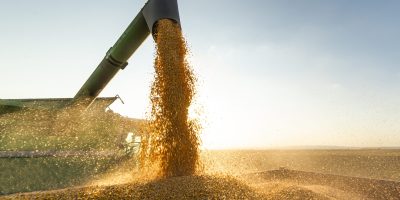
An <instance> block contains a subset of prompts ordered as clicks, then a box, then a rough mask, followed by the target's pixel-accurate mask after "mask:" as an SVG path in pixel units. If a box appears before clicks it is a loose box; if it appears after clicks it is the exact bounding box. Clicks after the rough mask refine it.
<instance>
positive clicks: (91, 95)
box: [73, 0, 180, 107]
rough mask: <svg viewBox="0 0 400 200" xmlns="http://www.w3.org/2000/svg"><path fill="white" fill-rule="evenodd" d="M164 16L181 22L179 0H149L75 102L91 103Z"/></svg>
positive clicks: (87, 104)
mask: <svg viewBox="0 0 400 200" xmlns="http://www.w3.org/2000/svg"><path fill="white" fill-rule="evenodd" d="M161 19H170V20H173V21H175V22H176V23H178V24H179V25H180V18H179V10H178V3H177V0H149V1H148V2H147V3H146V4H145V6H144V7H143V8H142V9H141V11H140V12H139V13H138V14H137V15H136V17H135V18H134V19H133V21H132V22H131V23H130V24H129V26H128V28H127V29H126V30H125V31H124V33H123V34H122V35H121V36H120V38H119V39H118V40H117V42H116V43H115V44H114V46H112V47H111V48H110V49H109V50H108V52H107V54H106V56H105V57H104V58H103V60H102V61H101V62H100V64H99V65H98V66H97V68H96V69H95V71H94V72H93V73H92V74H91V75H90V77H89V78H88V79H87V81H86V82H85V84H83V86H82V87H81V89H80V90H79V91H78V93H77V94H76V95H75V97H74V100H73V102H79V104H81V105H82V104H84V106H85V107H89V106H90V104H91V103H92V102H93V101H94V100H95V99H96V97H97V96H98V95H99V94H100V92H101V91H102V90H103V89H104V88H105V87H106V85H107V84H108V83H109V82H110V81H111V79H112V78H113V77H114V76H115V74H117V72H118V71H119V70H121V69H124V68H125V67H126V66H127V65H128V62H127V61H128V59H129V58H130V57H131V56H132V54H133V53H135V51H136V50H137V49H138V48H139V46H140V45H141V44H142V43H143V41H144V40H145V39H146V38H147V37H148V36H149V35H150V33H152V35H153V37H154V36H155V35H156V33H155V29H154V28H155V25H156V23H157V21H159V20H161Z"/></svg>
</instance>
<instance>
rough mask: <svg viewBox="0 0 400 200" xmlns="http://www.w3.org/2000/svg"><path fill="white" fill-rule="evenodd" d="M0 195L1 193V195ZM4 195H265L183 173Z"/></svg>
mask: <svg viewBox="0 0 400 200" xmlns="http://www.w3.org/2000/svg"><path fill="white" fill-rule="evenodd" d="M0 199H1V197H0ZM4 199H265V198H263V197H262V196H261V195H260V194H259V193H257V192H255V191H253V190H252V189H251V188H250V187H249V186H247V185H245V184H244V183H242V182H241V181H238V180H236V179H233V178H231V177H223V176H219V177H216V176H182V177H173V178H169V179H159V180H154V181H150V182H143V183H140V182H137V183H130V184H122V185H113V186H107V187H86V188H69V189H64V190H57V191H50V192H37V193H26V194H19V195H12V196H7V197H5V198H4Z"/></svg>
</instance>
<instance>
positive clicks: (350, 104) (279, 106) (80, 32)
mask: <svg viewBox="0 0 400 200" xmlns="http://www.w3.org/2000/svg"><path fill="white" fill-rule="evenodd" d="M144 2H145V1H143V0H140V1H138V0H112V1H111V0H96V1H95V0H92V1H81V0H79V1H78V0H58V1H54V0H35V1H31V0H13V1H2V2H1V3H0V44H1V48H0V57H1V65H0V66H1V67H0V74H1V79H0V85H1V86H2V87H0V98H4V99H6V98H46V97H47V98H50V97H73V96H74V95H75V93H76V92H77V91H78V90H79V88H80V86H81V85H82V84H83V83H84V82H85V81H86V79H87V78H88V76H89V75H90V74H91V73H92V72H93V70H94V68H95V67H96V66H97V64H98V63H99V62H100V60H101V59H102V58H103V57H104V55H105V53H106V51H107V50H108V49H109V47H111V46H112V45H113V44H114V42H115V41H116V40H117V38H118V37H119V36H120V35H121V33H122V32H123V31H124V30H125V28H126V26H127V25H128V24H129V23H130V22H131V20H132V19H133V18H134V17H135V16H136V14H137V12H138V11H139V10H140V8H141V7H142V6H143V4H144ZM178 2H179V7H180V14H181V21H182V27H183V31H184V34H185V36H186V37H187V40H188V43H189V45H190V48H191V51H192V56H191V60H192V64H193V68H194V69H195V71H196V72H197V73H198V76H199V96H198V102H197V104H196V106H195V107H196V108H198V109H200V110H201V112H202V115H201V116H202V120H203V123H204V134H203V143H204V146H205V147H206V148H231V147H239V148H249V147H251V148H261V147H276V146H289V145H338V146H400V95H399V93H400V40H399V38H398V37H399V36H400V26H399V24H400V12H399V10H400V1H396V0H393V1H390V0H383V1H375V0H373V1H372V0H358V1H357V0H353V1H348V0H335V1H328V0H318V1H317V0H297V1H294V0H273V1H272V0H268V1H267V0H253V1H245V0H213V1H211V0H201V1H199V0H178ZM153 55H154V44H153V41H152V39H151V38H148V39H147V40H146V42H145V43H144V44H143V46H142V47H141V48H140V49H139V50H138V51H137V53H136V54H134V55H133V57H132V58H131V59H130V64H129V66H128V67H127V68H126V69H125V70H123V71H121V72H120V73H119V74H117V76H116V77H115V78H114V79H113V80H112V82H111V83H110V84H109V85H108V87H107V88H106V89H105V90H104V91H103V93H102V94H101V96H114V95H116V94H119V95H120V96H121V97H122V98H123V100H124V101H125V104H121V103H119V102H117V103H115V104H114V105H113V109H114V110H116V111H117V112H119V113H121V114H123V115H127V116H130V117H136V118H142V117H144V116H145V113H146V111H147V110H148V108H149V104H148V102H149V101H148V93H149V86H150V82H151V81H152V73H153V65H152V62H153Z"/></svg>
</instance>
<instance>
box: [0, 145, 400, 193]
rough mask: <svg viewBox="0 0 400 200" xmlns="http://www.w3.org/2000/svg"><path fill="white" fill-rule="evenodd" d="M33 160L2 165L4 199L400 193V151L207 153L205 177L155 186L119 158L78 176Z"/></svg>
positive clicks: (84, 168)
mask: <svg viewBox="0 0 400 200" xmlns="http://www.w3.org/2000/svg"><path fill="white" fill-rule="evenodd" d="M30 160H31V161H29V159H21V160H18V161H15V160H14V161H12V160H9V159H2V160H0V161H1V164H0V166H1V173H2V174H1V183H0V185H2V188H1V189H2V190H3V192H4V190H6V191H8V193H10V192H21V191H27V189H29V190H30V191H35V190H49V189H55V188H63V187H69V186H78V187H74V188H69V189H66V190H57V191H53V192H40V193H30V194H26V195H27V196H18V195H17V196H11V198H16V197H17V198H20V197H24V198H30V197H40V198H44V199H46V198H50V199H51V198H61V197H62V198H64V199H69V198H76V197H81V198H83V199H86V198H94V197H95V198H114V199H119V198H132V199H157V198H156V197H170V198H172V199H174V198H178V199H204V198H218V197H222V196H225V197H226V198H228V197H229V198H230V199H232V198H233V199H246V198H250V199H251V198H256V199H296V198H297V199H304V198H308V199H364V198H366V197H368V198H372V199H391V198H392V199H396V198H397V197H399V196H396V194H400V183H399V182H400V171H399V170H398V169H400V150H394V149H393V150H389V149H357V150H356V149H353V150H240V151H236V150H235V151H233V150H229V151H228V150H225V151H203V152H202V160H203V163H204V170H205V171H204V173H203V174H204V175H198V176H190V177H181V178H171V179H166V180H153V181H148V180H144V179H143V178H141V177H138V173H133V172H132V171H131V172H129V171H130V168H133V165H123V166H120V167H119V168H118V167H117V168H116V166H118V165H121V164H120V163H121V162H118V161H116V160H112V159H111V160H98V161H94V160H93V161H91V163H90V162H89V163H88V162H87V161H86V162H83V161H82V160H84V159H82V160H76V163H74V166H75V170H73V169H71V166H68V165H65V166H62V165H61V166H60V165H57V164H55V163H52V162H54V161H55V160H60V159H59V158H48V159H47V160H41V159H36V160H35V159H30ZM26 162H30V163H26ZM99 162H100V163H99ZM101 162H103V163H101ZM65 163H70V162H65ZM107 163H108V164H107ZM118 163H119V164H118ZM43 166H47V168H43ZM56 166H58V167H56ZM77 166H78V167H77ZM96 166H97V168H96ZM98 166H103V167H100V168H98ZM112 166H114V167H112ZM89 169H97V170H98V171H97V172H96V171H93V170H89ZM108 169H112V170H108ZM106 171H108V172H107V173H105V172H106ZM121 172H123V173H121ZM307 172H312V173H307ZM101 174H103V175H101ZM117 174H118V175H117ZM330 174H333V175H339V176H331V175H330ZM6 175H7V176H8V177H9V178H7V177H6ZM4 177H6V178H4ZM354 177H358V178H354ZM375 179H379V180H375ZM61 180H62V181H61ZM60 183H63V184H60ZM22 185H25V186H24V187H20V188H18V186H22ZM26 185H32V186H35V187H32V186H30V187H26ZM380 187H382V188H380ZM232 188H234V191H233V190H232ZM71 195H77V196H71ZM160 195H161V196H160ZM171 195H172V196H171ZM193 195H194V196H193ZM363 195H366V196H363ZM3 197H5V196H3ZM9 197H10V196H8V197H7V198H9ZM399 198H400V197H399Z"/></svg>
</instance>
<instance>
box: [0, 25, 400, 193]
mask: <svg viewBox="0 0 400 200" xmlns="http://www.w3.org/2000/svg"><path fill="white" fill-rule="evenodd" d="M157 31H158V32H157V35H156V44H157V47H156V58H155V63H154V64H155V76H154V78H155V80H154V82H153V84H152V87H151V92H150V101H151V105H152V107H151V112H150V117H149V119H148V123H147V126H146V128H144V131H143V132H144V133H145V134H143V135H142V140H141V149H140V158H139V168H140V171H134V172H135V173H136V172H138V173H145V174H146V175H147V176H148V177H146V178H145V179H141V178H142V176H141V175H139V176H135V175H132V179H131V180H129V181H127V182H124V183H125V184H116V182H115V179H116V178H117V177H116V176H115V174H111V175H112V176H110V177H109V181H110V183H112V184H104V185H101V184H97V185H96V184H94V185H89V186H88V187H76V188H68V189H64V190H57V191H52V192H36V193H30V194H16V195H13V196H8V197H5V199H32V198H34V199H366V198H371V199H396V198H397V197H398V198H400V196H399V195H398V194H400V186H399V184H398V182H395V181H377V182H376V181H374V180H372V179H362V178H352V177H346V176H335V175H326V174H324V173H327V174H335V173H336V174H341V175H347V176H350V175H358V176H360V177H370V178H381V177H385V178H388V179H392V180H399V177H400V175H399V174H398V166H399V162H391V161H390V160H394V159H398V158H399V155H400V154H399V152H398V151H393V152H388V151H385V152H384V153H382V152H381V151H378V150H376V151H375V150H374V151H371V152H370V151H348V150H343V151H335V150H327V151H318V150H310V151H298V150H293V151H291V150H288V151H220V152H218V151H210V153H209V155H206V154H204V153H203V154H202V156H201V157H202V158H203V161H205V163H206V162H207V167H210V166H211V165H213V166H211V167H210V168H213V169H207V173H206V174H204V173H203V174H201V173H200V172H199V169H200V167H199V166H200V154H199V143H200V140H199V131H200V126H199V124H198V123H197V122H196V121H195V120H193V119H190V118H189V117H188V113H189V107H190V105H191V103H192V100H193V97H194V95H195V92H196V90H195V82H196V77H195V75H194V73H193V71H192V69H191V67H190V65H189V63H188V62H187V60H186V55H187V52H188V49H187V47H186V43H185V40H184V38H183V36H182V32H181V30H180V27H179V26H178V25H177V24H175V23H173V22H172V21H169V20H161V21H159V22H158V26H157ZM25 113H26V114H28V113H27V112H25ZM72 113H74V112H72ZM67 114H68V113H67ZM24 116H25V117H27V118H29V117H30V116H31V115H30V114H28V115H24ZM112 116H114V115H112ZM36 118H37V116H36ZM58 118H63V116H59V117H58ZM69 118H70V117H69V116H67V117H65V119H64V120H61V121H62V122H65V123H63V124H60V126H59V127H53V130H54V129H56V130H64V129H67V130H68V129H69V128H71V127H72V131H66V132H65V130H64V131H63V132H65V133H64V134H62V135H69V136H68V141H70V140H71V139H73V138H76V136H78V135H76V134H78V133H80V132H82V130H80V129H81V128H80V127H81V126H78V125H79V123H80V122H81V120H82V119H81V120H78V122H76V121H70V120H69ZM108 118H109V119H110V120H108V121H109V122H108V123H105V124H104V125H103V126H102V127H101V128H100V130H104V129H107V130H109V129H110V127H113V126H115V123H117V122H118V121H121V120H120V119H118V120H114V118H115V117H108ZM12 119H14V118H12ZM73 119H76V118H75V117H73ZM103 119H107V118H106V117H103ZM9 121H10V122H9ZM27 121H28V120H27ZM44 121H47V120H46V119H45V120H44ZM101 121H104V120H96V123H93V124H94V125H96V127H97V126H98V123H97V122H101ZM5 122H7V123H0V125H1V126H0V127H3V128H4V130H5V128H7V127H11V126H9V124H8V123H10V124H11V122H12V123H18V120H5ZM103 123H104V122H103ZM111 124H113V125H111ZM122 124H126V123H122ZM122 124H121V125H118V127H123V126H122ZM125 126H126V125H125ZM12 127H14V126H12ZM77 128H80V129H77ZM83 128H85V129H84V130H86V132H88V133H91V134H87V135H95V136H94V137H93V139H95V138H97V139H99V138H100V140H106V141H108V140H109V141H112V138H115V136H113V137H112V138H109V139H108V138H107V139H106V137H109V135H104V136H102V135H99V134H98V133H99V132H92V130H94V129H93V128H90V129H87V128H86V125H85V126H83ZM96 130H99V129H98V128H96ZM24 132H25V131H22V130H18V131H17V133H18V134H16V135H23V134H24ZM42 132H43V130H40V131H38V132H37V135H36V134H35V138H39V137H40V136H41V135H40V134H41V133H42ZM100 132H102V131H100ZM0 133H1V131H0ZM66 133H69V134H66ZM75 133H76V134H75ZM0 136H1V135H0ZM79 137H81V136H80V135H79ZM4 138H6V137H5V134H3V136H1V137H0V139H1V140H5V139H4ZM10 138H12V139H14V138H15V135H13V137H10ZM227 139H228V138H227ZM1 140H0V142H1ZM90 140H91V141H93V140H92V139H90ZM7 141H16V140H15V139H14V140H11V139H9V140H7ZM38 141H39V140H38ZM79 141H80V139H78V140H77V142H79ZM17 143H18V142H15V143H13V142H9V144H8V143H7V145H8V146H10V149H12V148H11V147H13V148H14V147H15V146H16V145H17ZM99 143H103V144H104V141H103V142H100V141H98V140H97V141H95V142H94V143H93V144H92V143H91V144H90V145H89V144H85V145H86V146H88V147H90V148H91V149H107V148H110V146H112V145H104V146H100V147H97V146H95V145H97V144H99ZM110 144H115V141H114V142H110ZM82 146H84V144H81V143H76V144H75V145H73V147H74V148H81V147H82ZM44 147H46V148H49V147H48V146H47V144H44ZM54 147H55V146H54ZM35 148H38V147H37V146H35ZM51 148H53V146H51ZM58 148H60V147H58ZM66 149H73V148H72V147H71V146H70V145H68V148H66ZM110 149H112V148H110ZM388 153H390V155H389V154H388ZM375 154H376V155H375ZM392 154H393V155H392ZM204 158H205V159H204ZM372 158H373V159H372ZM357 159H358V160H357ZM207 160H208V161H207ZM210 160H214V161H215V162H218V163H220V164H221V165H214V164H213V163H212V162H213V161H210ZM375 161H376V162H375ZM386 161H388V162H386ZM107 162H108V161H107ZM209 162H210V163H211V164H210V163H209ZM343 163H347V165H343ZM366 163H368V165H367V164H366ZM382 163H391V165H390V164H385V165H381V164H382ZM0 164H1V163H0ZM128 166H129V167H132V165H128ZM280 166H283V167H289V168H291V169H298V170H306V171H314V172H320V173H322V174H317V173H307V172H302V171H295V170H287V169H284V168H282V169H280V170H272V169H276V168H277V167H280ZM344 166H345V167H347V171H348V172H349V173H350V174H346V173H344V172H343V171H344V170H343V169H344ZM366 166H368V167H366ZM377 166H378V167H380V168H377ZM390 166H392V167H390ZM132 168H133V167H132ZM132 168H129V170H132ZM353 168H354V169H353ZM392 168H393V169H392ZM360 169H365V170H360ZM371 169H374V170H371ZM332 170H336V171H332ZM351 170H354V171H351ZM212 171H217V172H222V173H229V174H235V177H232V176H227V175H220V174H219V175H215V174H214V173H215V172H212ZM371 171H375V172H376V173H377V174H376V176H375V175H371V174H370V173H371ZM383 172H385V174H382V173H383ZM357 173H359V174H357ZM131 174H132V171H131ZM148 178H150V179H148ZM49 188H50V187H49ZM0 189H1V186H0ZM1 198H2V197H0V199H1Z"/></svg>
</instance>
